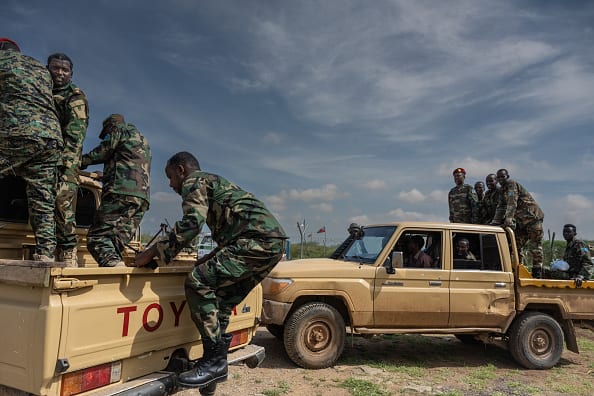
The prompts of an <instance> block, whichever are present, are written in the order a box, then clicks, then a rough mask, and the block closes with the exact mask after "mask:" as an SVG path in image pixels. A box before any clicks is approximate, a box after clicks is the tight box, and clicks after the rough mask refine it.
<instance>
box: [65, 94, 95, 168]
mask: <svg viewBox="0 0 594 396" xmlns="http://www.w3.org/2000/svg"><path fill="white" fill-rule="evenodd" d="M88 109H89V105H88V102H87V98H86V97H85V95H84V94H83V93H82V91H80V90H78V88H77V90H76V91H75V94H74V95H73V96H72V97H71V98H70V99H69V101H68V104H67V111H68V113H67V115H66V118H67V122H66V125H64V126H63V128H62V138H63V139H64V152H63V153H62V164H63V166H64V167H66V168H68V169H73V168H76V167H78V165H79V162H80V158H81V152H82V147H83V141H84V140H85V136H86V134H87V126H88V123H89V117H88V114H89V112H88Z"/></svg>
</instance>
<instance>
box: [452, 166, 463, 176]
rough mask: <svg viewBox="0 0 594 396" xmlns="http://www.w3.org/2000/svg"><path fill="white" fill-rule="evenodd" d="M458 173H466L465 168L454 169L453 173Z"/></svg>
mask: <svg viewBox="0 0 594 396" xmlns="http://www.w3.org/2000/svg"><path fill="white" fill-rule="evenodd" d="M456 173H462V174H464V175H465V174H466V171H465V170H464V168H456V169H454V171H453V172H452V175H455V174H456Z"/></svg>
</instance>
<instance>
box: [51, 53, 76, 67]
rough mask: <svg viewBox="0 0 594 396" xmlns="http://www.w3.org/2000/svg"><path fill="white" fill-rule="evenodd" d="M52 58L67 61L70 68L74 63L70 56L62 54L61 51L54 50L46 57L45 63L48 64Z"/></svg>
mask: <svg viewBox="0 0 594 396" xmlns="http://www.w3.org/2000/svg"><path fill="white" fill-rule="evenodd" d="M52 59H57V60H64V61H68V63H70V69H74V63H72V59H70V57H69V56H68V55H66V54H63V53H61V52H56V53H55V54H51V55H50V56H48V57H47V65H48V66H49V64H50V62H51V60H52Z"/></svg>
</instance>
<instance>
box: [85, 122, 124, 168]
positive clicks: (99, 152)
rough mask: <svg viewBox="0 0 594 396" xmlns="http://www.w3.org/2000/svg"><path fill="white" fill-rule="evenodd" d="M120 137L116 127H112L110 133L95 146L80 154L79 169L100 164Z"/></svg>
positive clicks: (115, 145)
mask: <svg viewBox="0 0 594 396" xmlns="http://www.w3.org/2000/svg"><path fill="white" fill-rule="evenodd" d="M120 139H121V132H120V130H119V129H118V128H114V130H113V131H112V133H111V135H109V137H106V138H105V139H104V140H103V141H102V142H101V143H100V144H99V145H98V146H97V147H95V148H94V149H93V150H91V151H90V152H88V153H87V154H85V155H83V156H82V161H81V166H80V168H81V169H84V168H86V167H87V166H89V165H94V164H102V163H104V162H105V161H107V159H109V158H110V157H111V156H112V155H113V152H114V151H115V149H116V147H117V146H118V144H119V141H120Z"/></svg>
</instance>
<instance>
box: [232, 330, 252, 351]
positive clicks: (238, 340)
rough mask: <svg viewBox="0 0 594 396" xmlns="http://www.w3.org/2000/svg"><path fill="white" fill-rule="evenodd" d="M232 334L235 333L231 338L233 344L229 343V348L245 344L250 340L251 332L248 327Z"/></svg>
mask: <svg viewBox="0 0 594 396" xmlns="http://www.w3.org/2000/svg"><path fill="white" fill-rule="evenodd" d="M231 334H232V335H233V338H232V339H231V345H229V348H233V347H235V346H238V345H243V344H246V343H247V342H248V339H249V334H248V331H247V329H244V330H239V331H234V332H233V333H231Z"/></svg>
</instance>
